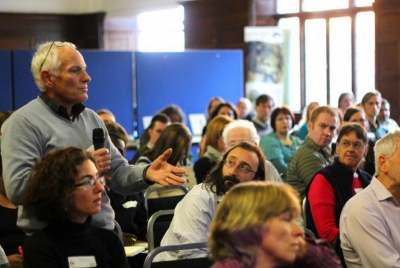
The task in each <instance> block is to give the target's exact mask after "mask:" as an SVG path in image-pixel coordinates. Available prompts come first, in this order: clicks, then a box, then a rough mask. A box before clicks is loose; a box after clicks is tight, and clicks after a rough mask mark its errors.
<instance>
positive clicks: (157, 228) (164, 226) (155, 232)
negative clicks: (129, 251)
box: [147, 209, 175, 251]
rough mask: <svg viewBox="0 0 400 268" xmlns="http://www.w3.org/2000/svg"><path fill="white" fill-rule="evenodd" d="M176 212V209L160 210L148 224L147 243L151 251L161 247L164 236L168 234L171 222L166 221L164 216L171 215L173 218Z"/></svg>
mask: <svg viewBox="0 0 400 268" xmlns="http://www.w3.org/2000/svg"><path fill="white" fill-rule="evenodd" d="M174 211H175V210H174V209H168V210H160V211H157V212H156V213H154V214H153V215H152V216H151V217H150V219H149V221H148V223H147V242H148V245H149V251H151V250H153V249H154V248H156V247H158V246H159V245H160V243H161V240H162V238H163V237H164V234H165V233H166V232H167V230H168V228H169V225H170V224H171V220H165V218H164V219H163V217H162V216H165V215H170V216H171V218H172V217H173V215H174Z"/></svg>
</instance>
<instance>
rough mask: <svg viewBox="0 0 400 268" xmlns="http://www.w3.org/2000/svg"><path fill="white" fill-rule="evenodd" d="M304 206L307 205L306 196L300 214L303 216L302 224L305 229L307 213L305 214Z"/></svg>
mask: <svg viewBox="0 0 400 268" xmlns="http://www.w3.org/2000/svg"><path fill="white" fill-rule="evenodd" d="M306 205H307V196H305V197H304V198H303V201H302V204H301V212H302V216H303V222H304V224H303V225H304V226H305V227H307V213H306Z"/></svg>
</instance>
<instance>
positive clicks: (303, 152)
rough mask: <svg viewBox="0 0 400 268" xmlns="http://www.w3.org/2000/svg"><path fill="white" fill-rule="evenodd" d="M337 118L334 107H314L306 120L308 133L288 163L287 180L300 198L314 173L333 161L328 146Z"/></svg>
mask: <svg viewBox="0 0 400 268" xmlns="http://www.w3.org/2000/svg"><path fill="white" fill-rule="evenodd" d="M337 120H338V119H337V113H336V110H335V109H333V108H331V107H329V106H319V107H317V108H315V109H314V110H313V111H312V113H311V117H310V121H309V122H308V135H307V137H306V139H305V140H304V141H303V143H302V144H300V146H299V148H298V149H297V151H296V152H295V153H294V155H293V157H292V158H291V159H290V161H289V163H288V169H287V170H288V171H287V182H288V183H289V184H290V185H292V187H293V188H295V189H296V190H297V191H298V192H299V194H300V199H301V200H303V199H304V197H305V194H306V187H307V185H308V184H309V183H310V181H311V179H312V178H313V176H314V174H315V173H316V172H317V171H318V170H320V169H321V168H323V167H325V166H327V165H329V164H331V163H332V162H333V157H332V155H331V150H330V148H329V146H330V144H331V141H332V139H333V137H334V135H335V134H336V127H337Z"/></svg>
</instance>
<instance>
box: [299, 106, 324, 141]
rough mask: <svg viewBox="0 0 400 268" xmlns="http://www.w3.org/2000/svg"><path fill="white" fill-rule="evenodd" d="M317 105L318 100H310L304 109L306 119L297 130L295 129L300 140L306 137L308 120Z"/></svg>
mask: <svg viewBox="0 0 400 268" xmlns="http://www.w3.org/2000/svg"><path fill="white" fill-rule="evenodd" d="M318 106H319V104H318V102H315V101H314V102H310V104H308V106H307V109H306V120H305V122H304V123H303V124H302V125H301V126H300V128H299V131H297V137H299V138H300V139H301V140H305V139H306V137H307V135H308V122H309V121H310V118H311V113H312V111H313V110H314V109H315V108H317V107H318Z"/></svg>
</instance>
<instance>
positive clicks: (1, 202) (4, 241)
mask: <svg viewBox="0 0 400 268" xmlns="http://www.w3.org/2000/svg"><path fill="white" fill-rule="evenodd" d="M2 174H3V166H2V164H1V155H0V215H1V218H2V219H1V221H0V245H1V246H2V248H3V249H4V252H5V255H6V256H7V259H8V262H9V263H10V266H11V267H22V256H21V255H20V254H19V251H18V247H19V246H22V244H23V243H24V240H25V233H24V232H23V231H22V230H21V229H19V228H18V227H17V218H18V208H17V206H16V205H14V204H13V203H11V202H10V200H8V198H7V196H6V195H5V194H3V193H4V192H5V189H4V181H3V176H2ZM0 267H1V265H0Z"/></svg>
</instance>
